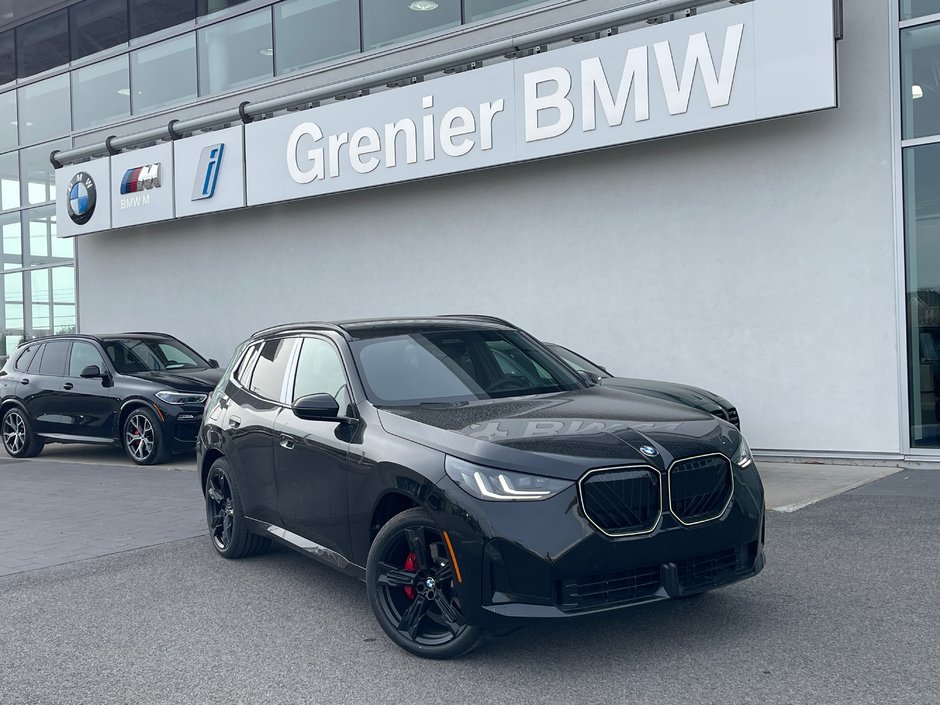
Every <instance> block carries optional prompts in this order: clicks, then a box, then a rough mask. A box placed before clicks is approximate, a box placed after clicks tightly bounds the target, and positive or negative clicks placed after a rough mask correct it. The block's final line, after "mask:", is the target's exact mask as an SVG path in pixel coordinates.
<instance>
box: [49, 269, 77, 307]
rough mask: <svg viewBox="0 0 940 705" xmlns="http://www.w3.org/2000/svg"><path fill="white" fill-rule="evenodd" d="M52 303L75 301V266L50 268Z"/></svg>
mask: <svg viewBox="0 0 940 705" xmlns="http://www.w3.org/2000/svg"><path fill="white" fill-rule="evenodd" d="M51 271H52V303H54V304H74V303H75V267H72V266H68V267H53V268H52V270H51Z"/></svg>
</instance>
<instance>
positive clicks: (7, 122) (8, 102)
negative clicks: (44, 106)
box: [0, 91, 18, 152]
mask: <svg viewBox="0 0 940 705" xmlns="http://www.w3.org/2000/svg"><path fill="white" fill-rule="evenodd" d="M0 116H2V118H0V152H4V151H6V150H8V149H13V148H14V147H16V145H17V143H18V140H17V137H16V91H7V92H6V93H0Z"/></svg>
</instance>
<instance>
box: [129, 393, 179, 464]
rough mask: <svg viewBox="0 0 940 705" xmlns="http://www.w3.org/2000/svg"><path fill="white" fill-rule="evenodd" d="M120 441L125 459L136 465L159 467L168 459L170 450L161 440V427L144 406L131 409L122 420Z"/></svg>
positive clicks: (154, 415) (151, 412)
mask: <svg viewBox="0 0 940 705" xmlns="http://www.w3.org/2000/svg"><path fill="white" fill-rule="evenodd" d="M121 441H122V443H123V445H124V451H125V452H126V453H127V457H129V458H130V459H131V460H132V461H134V462H135V463H136V464H137V465H159V464H160V463H164V462H166V461H167V460H168V459H169V457H170V448H169V446H168V444H167V443H166V441H165V440H164V438H163V425H162V424H161V423H160V421H159V420H158V419H157V415H156V414H155V413H153V411H151V410H150V409H148V408H147V407H145V406H139V407H137V408H136V409H131V412H130V413H129V414H128V415H127V418H126V419H124V426H123V428H122V429H121Z"/></svg>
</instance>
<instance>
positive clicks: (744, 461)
mask: <svg viewBox="0 0 940 705" xmlns="http://www.w3.org/2000/svg"><path fill="white" fill-rule="evenodd" d="M731 461H732V462H733V463H734V464H735V465H737V466H738V467H739V468H746V467H747V466H748V465H750V464H751V463H753V462H754V456H753V455H751V449H750V448H749V447H748V445H747V441H745V440H744V436H741V442H740V443H739V444H738V449H737V450H736V451H734V455H733V456H731Z"/></svg>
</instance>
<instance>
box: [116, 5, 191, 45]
mask: <svg viewBox="0 0 940 705" xmlns="http://www.w3.org/2000/svg"><path fill="white" fill-rule="evenodd" d="M130 9H131V37H133V38H135V39H136V38H137V37H144V36H146V35H148V34H152V33H153V32H159V31H160V30H161V29H166V28H167V27H175V26H176V25H179V24H183V23H184V22H192V21H193V20H195V19H196V3H195V0H130Z"/></svg>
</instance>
